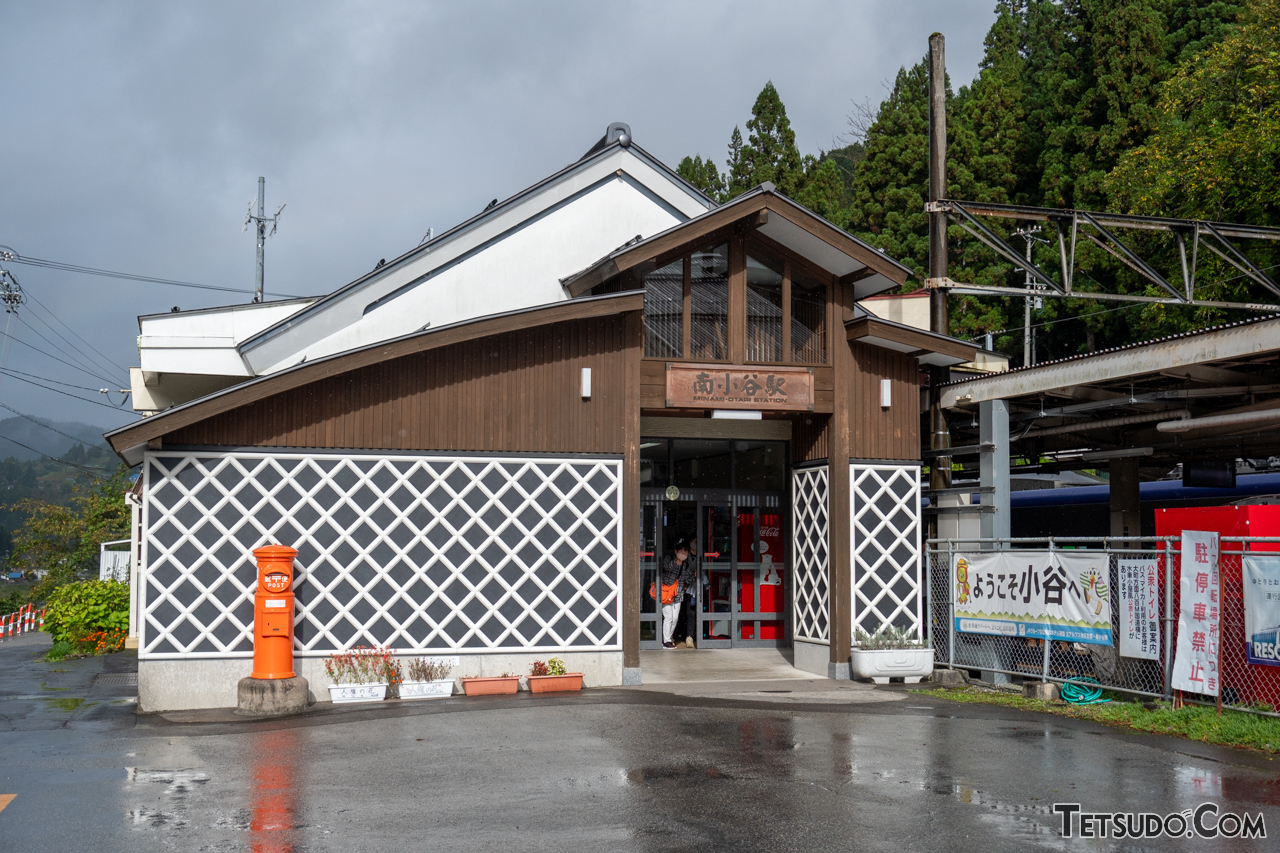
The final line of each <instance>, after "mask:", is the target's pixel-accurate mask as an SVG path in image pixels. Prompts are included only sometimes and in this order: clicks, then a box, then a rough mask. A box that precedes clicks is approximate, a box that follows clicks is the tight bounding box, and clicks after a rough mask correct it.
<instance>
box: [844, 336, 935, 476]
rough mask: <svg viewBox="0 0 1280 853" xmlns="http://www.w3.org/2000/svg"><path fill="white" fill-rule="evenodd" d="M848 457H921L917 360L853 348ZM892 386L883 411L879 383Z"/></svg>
mask: <svg viewBox="0 0 1280 853" xmlns="http://www.w3.org/2000/svg"><path fill="white" fill-rule="evenodd" d="M852 349H853V377H852V379H853V381H852V383H851V387H850V389H849V390H850V398H849V428H850V429H849V432H850V442H849V443H850V446H849V455H850V456H852V457H854V458H856V459H919V458H920V385H919V377H920V369H919V366H918V365H917V363H916V359H915V358H913V357H911V356H907V355H903V354H901V353H896V352H893V351H892V350H886V349H881V348H880V347H873V346H869V345H867V344H858V343H855V344H852ZM881 379H888V380H889V381H890V382H891V383H892V385H891V388H892V391H891V392H890V393H891V395H892V404H891V405H890V406H889V408H887V409H882V408H880V380H881Z"/></svg>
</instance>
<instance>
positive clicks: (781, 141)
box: [742, 80, 804, 198]
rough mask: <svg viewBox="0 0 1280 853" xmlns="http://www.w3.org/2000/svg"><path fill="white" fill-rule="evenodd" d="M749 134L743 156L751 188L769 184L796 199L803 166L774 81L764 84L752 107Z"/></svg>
mask: <svg viewBox="0 0 1280 853" xmlns="http://www.w3.org/2000/svg"><path fill="white" fill-rule="evenodd" d="M747 133H748V136H747V144H746V146H745V147H744V148H743V149H742V153H743V157H744V159H745V160H746V162H747V164H748V165H749V168H750V171H751V183H750V185H751V186H753V187H754V186H758V185H760V184H763V183H765V182H766V181H768V182H771V183H773V184H774V185H775V186H776V187H777V188H778V191H779V192H781V193H782V194H783V195H785V196H789V197H791V198H795V197H796V196H797V195H798V194H799V192H800V189H801V188H802V187H803V185H804V164H803V162H802V161H801V159H800V149H799V148H797V147H796V132H795V131H794V130H792V129H791V121H790V120H789V119H788V118H787V108H786V107H785V106H783V103H782V97H781V96H780V95H779V94H778V90H777V89H776V88H774V85H773V81H772V80H770V81H769V82H767V83H765V84H764V88H763V89H761V90H760V94H759V95H757V96H756V102H755V103H754V104H752V105H751V118H749V119H748V120H747Z"/></svg>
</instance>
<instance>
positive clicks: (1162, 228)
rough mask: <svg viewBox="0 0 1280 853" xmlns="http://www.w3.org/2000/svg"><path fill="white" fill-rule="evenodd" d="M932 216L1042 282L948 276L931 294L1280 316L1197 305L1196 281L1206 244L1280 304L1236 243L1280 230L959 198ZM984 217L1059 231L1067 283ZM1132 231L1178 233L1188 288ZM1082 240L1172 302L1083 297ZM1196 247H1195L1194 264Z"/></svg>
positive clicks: (1236, 305)
mask: <svg viewBox="0 0 1280 853" xmlns="http://www.w3.org/2000/svg"><path fill="white" fill-rule="evenodd" d="M925 209H926V210H927V211H928V212H929V213H931V214H942V215H944V216H945V217H946V218H947V220H948V221H949V222H952V223H955V224H956V225H959V226H960V228H961V229H962V230H964V231H965V232H966V233H968V234H970V235H971V236H972V237H974V238H976V239H977V240H978V241H979V242H981V243H982V244H984V245H985V246H987V247H988V248H990V249H991V250H992V251H994V252H995V253H996V254H997V255H1000V256H1001V257H1002V258H1004V259H1005V260H1007V261H1009V262H1010V263H1012V264H1014V265H1015V266H1018V267H1023V268H1024V269H1026V270H1027V272H1028V278H1029V279H1034V281H1028V283H1027V285H1026V286H1024V287H1021V288H1019V287H1003V286H999V285H990V284H975V283H969V282H958V281H954V280H952V279H951V278H949V277H947V276H945V275H943V276H933V277H930V278H929V279H928V280H927V281H926V286H927V287H929V288H931V289H941V290H955V291H958V292H963V293H971V294H974V295H982V294H1009V295H1017V296H1035V295H1042V296H1055V297H1074V298H1079V299H1098V300H1111V301H1118V302H1148V303H1159V304H1165V305H1188V306H1193V307H1197V308H1230V309H1242V310H1248V311H1265V312H1269V313H1270V312H1277V313H1280V304H1272V303H1267V302H1249V301H1244V300H1240V301H1235V300H1221V299H1199V298H1197V282H1196V261H1197V260H1198V257H1199V250H1200V247H1201V245H1203V246H1204V247H1205V248H1206V249H1208V250H1209V251H1211V252H1212V253H1213V254H1215V255H1216V256H1218V257H1219V258H1221V259H1222V260H1223V261H1225V262H1226V263H1227V264H1229V265H1231V266H1232V267H1234V268H1235V269H1236V270H1238V271H1239V272H1240V273H1241V274H1242V275H1244V276H1245V277H1247V278H1249V279H1250V280H1252V281H1253V282H1255V283H1256V284H1258V285H1260V286H1262V287H1263V288H1265V289H1266V290H1267V291H1268V292H1269V293H1270V294H1273V295H1275V296H1277V297H1280V284H1277V283H1276V281H1275V280H1274V279H1272V278H1271V277H1270V276H1269V275H1267V273H1266V272H1265V271H1264V270H1263V269H1261V268H1260V267H1259V266H1258V265H1257V264H1255V263H1254V262H1253V261H1252V260H1251V259H1250V258H1249V257H1248V255H1246V254H1245V253H1244V252H1243V251H1242V250H1241V249H1240V248H1239V247H1238V246H1237V245H1236V244H1235V243H1234V242H1232V241H1233V240H1242V239H1243V240H1267V241H1271V242H1277V241H1280V228H1271V227H1266V226H1261V225H1247V224H1241V223H1231V222H1210V221H1207V220H1200V219H1175V218H1171V217H1158V216H1134V215H1129V214H1119V213H1107V212H1102V211H1092V210H1068V209H1058V208H1046V207H1030V206H1026V205H1014V204H989V203H986V202H972V201H957V200H952V199H939V200H937V201H930V202H928V203H927V204H926V205H925ZM980 217H982V218H998V219H1013V220H1015V221H1032V222H1043V223H1045V224H1046V225H1052V226H1053V227H1054V228H1055V229H1056V230H1057V243H1058V256H1059V257H1058V260H1059V264H1060V268H1061V272H1060V275H1059V277H1058V278H1057V279H1055V278H1054V277H1053V276H1051V275H1050V274H1049V273H1047V272H1046V271H1045V270H1044V269H1042V268H1041V267H1039V266H1037V265H1036V264H1035V263H1034V262H1033V261H1030V260H1028V259H1026V258H1025V257H1022V256H1021V254H1020V253H1019V252H1018V250H1017V249H1016V248H1014V247H1013V246H1012V245H1010V244H1009V243H1008V242H1007V241H1006V240H1005V239H1004V238H1002V237H1000V236H999V235H998V234H996V233H995V232H994V231H992V230H991V229H990V228H988V227H987V226H986V225H985V224H984V223H983V222H981V221H980ZM1124 231H1145V232H1163V233H1167V234H1171V235H1172V236H1173V238H1174V240H1175V242H1176V243H1177V247H1178V263H1179V272H1180V274H1181V278H1182V281H1181V285H1182V286H1181V287H1180V288H1179V287H1177V286H1175V285H1174V283H1173V282H1171V281H1170V280H1169V278H1168V277H1166V276H1165V275H1163V274H1161V273H1160V272H1159V271H1158V270H1156V269H1155V267H1153V266H1152V265H1151V264H1150V263H1148V261H1147V260H1146V259H1145V258H1144V257H1143V256H1142V254H1141V253H1140V252H1138V251H1137V250H1135V249H1134V248H1133V246H1131V245H1129V244H1128V243H1126V242H1125V241H1124V240H1122V239H1121V237H1120V232H1124ZM1081 239H1084V240H1086V241H1088V242H1089V243H1091V244H1093V245H1096V246H1098V247H1099V248H1101V249H1102V250H1103V251H1105V252H1107V253H1108V254H1110V255H1111V256H1113V257H1114V258H1116V259H1117V260H1119V261H1120V262H1121V263H1123V264H1124V265H1125V266H1127V267H1128V268H1129V269H1131V270H1133V271H1134V272H1135V273H1137V274H1138V275H1139V276H1141V277H1142V278H1143V279H1145V280H1146V281H1148V282H1150V283H1151V284H1153V285H1155V286H1156V287H1158V288H1159V289H1160V290H1161V291H1163V292H1164V294H1166V295H1163V296H1153V295H1147V294H1134V293H1108V292H1094V291H1081V290H1078V289H1077V288H1076V287H1075V286H1074V284H1075V276H1076V273H1077V262H1076V251H1077V247H1078V246H1079V243H1080V240H1081ZM1188 242H1189V243H1190V257H1189V258H1188V246H1187V244H1188ZM1036 284H1040V285H1044V286H1045V287H1046V289H1045V290H1043V291H1038V292H1035V293H1033V292H1032V291H1033V287H1034V285H1036ZM1201 290H1203V288H1201Z"/></svg>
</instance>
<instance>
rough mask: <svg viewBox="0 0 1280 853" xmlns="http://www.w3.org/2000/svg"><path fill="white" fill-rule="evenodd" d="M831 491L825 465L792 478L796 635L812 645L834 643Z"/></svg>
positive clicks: (804, 469)
mask: <svg viewBox="0 0 1280 853" xmlns="http://www.w3.org/2000/svg"><path fill="white" fill-rule="evenodd" d="M829 491H830V489H829V476H828V474H827V466H825V465H823V466H821V467H818V468H803V469H800V470H798V471H795V472H794V473H793V474H792V476H791V507H792V524H791V530H792V534H791V535H792V537H793V540H792V542H793V547H792V551H793V552H794V554H795V573H794V576H795V596H794V602H795V605H794V606H795V636H796V639H797V640H805V641H807V642H810V643H830V642H831V615H830V613H831V611H830V598H831V596H830V584H831V568H830V555H829V553H828V552H829V549H830V539H829V536H830V530H829V526H828V523H827V519H828V517H829V510H830V500H829V498H830V495H829Z"/></svg>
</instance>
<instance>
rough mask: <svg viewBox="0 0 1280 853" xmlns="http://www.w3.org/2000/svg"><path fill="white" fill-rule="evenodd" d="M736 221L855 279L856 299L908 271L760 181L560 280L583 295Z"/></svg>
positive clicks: (902, 280) (903, 279)
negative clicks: (757, 184) (728, 200)
mask: <svg viewBox="0 0 1280 853" xmlns="http://www.w3.org/2000/svg"><path fill="white" fill-rule="evenodd" d="M771 217H772V218H771ZM742 222H746V223H747V224H748V225H749V226H750V227H751V228H754V229H757V230H760V231H761V232H762V233H764V234H765V235H766V236H769V237H770V239H772V240H773V241H775V242H778V243H782V244H784V245H787V246H788V248H790V249H791V250H792V251H796V252H797V253H798V254H799V255H800V256H802V257H806V258H808V259H809V260H810V261H811V262H812V263H814V264H815V265H816V266H818V267H821V268H823V269H826V270H828V271H829V272H832V273H834V274H835V275H837V276H840V277H841V279H842V280H843V281H846V282H848V283H854V282H856V283H857V284H856V285H855V293H856V297H857V298H858V299H863V298H865V297H867V296H871V295H873V294H875V293H879V292H882V291H884V290H887V289H889V288H891V287H897V286H900V285H902V284H903V283H905V282H906V280H907V278H908V277H910V275H911V270H909V269H908V268H907V267H905V266H903V265H902V264H900V263H898V262H897V261H895V260H894V259H893V258H890V257H889V256H888V255H886V254H884V253H883V252H881V251H879V250H878V249H875V248H873V247H872V246H869V245H867V244H866V243H864V242H862V241H861V240H859V239H858V238H857V237H854V236H853V235H852V234H849V233H848V232H846V231H844V230H842V229H840V228H837V227H836V226H835V225H833V224H831V223H830V222H828V221H827V220H825V219H823V218H822V217H821V216H818V215H817V214H815V213H813V212H812V211H810V210H808V209H807V208H805V207H802V206H800V205H799V204H796V203H795V202H794V201H792V200H791V199H789V198H787V197H786V196H784V195H781V194H780V193H778V192H777V191H776V190H775V189H774V186H773V184H770V183H765V184H761V185H760V186H758V187H756V188H755V189H753V190H751V191H749V192H747V193H744V194H743V195H741V196H738V197H737V198H736V199H734V200H733V201H731V202H728V203H727V204H724V205H721V206H720V207H717V208H715V209H714V210H711V211H708V212H707V213H704V214H702V215H701V216H697V217H695V218H693V219H690V220H689V221H688V222H684V223H681V224H680V225H676V226H674V227H672V228H669V229H667V230H666V231H663V232H661V233H660V234H655V235H654V236H652V237H649V238H648V239H645V240H637V241H635V242H632V243H628V244H627V245H625V246H621V247H619V248H618V249H616V250H615V251H613V252H611V253H610V254H609V255H607V256H606V257H604V258H601V259H600V260H599V261H597V262H596V263H594V264H592V265H591V266H589V267H587V268H586V269H584V270H582V271H580V272H577V273H574V274H573V275H571V276H569V277H567V278H565V279H563V280H562V281H561V283H562V284H563V285H564V286H565V287H566V288H567V289H568V290H569V292H570V293H571V294H573V295H575V296H576V295H579V294H583V293H586V292H587V291H589V290H591V288H593V287H596V286H597V285H600V284H603V283H604V282H606V281H608V280H610V279H612V278H614V277H615V276H617V275H619V274H620V273H623V272H627V271H628V270H631V271H636V272H644V271H647V269H648V266H649V265H650V264H652V262H653V261H654V259H656V258H659V257H662V256H664V255H670V254H671V253H672V252H673V251H675V250H677V249H680V248H681V247H691V246H696V245H698V244H701V243H703V242H705V241H707V240H708V239H711V238H712V237H713V236H715V235H717V234H720V233H722V232H724V231H725V230H726V229H727V228H729V227H731V226H733V225H735V224H738V223H742ZM771 232H772V233H771ZM815 254H817V255H821V256H819V257H815Z"/></svg>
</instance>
